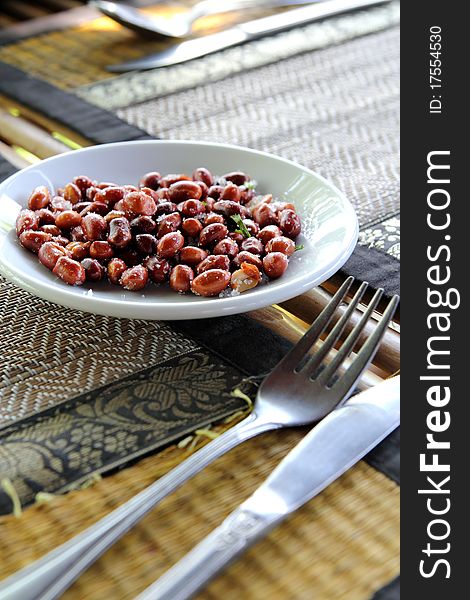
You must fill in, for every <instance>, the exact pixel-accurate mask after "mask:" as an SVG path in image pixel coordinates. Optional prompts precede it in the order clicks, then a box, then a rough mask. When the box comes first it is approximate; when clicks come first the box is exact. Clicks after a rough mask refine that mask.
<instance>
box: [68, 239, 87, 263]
mask: <svg viewBox="0 0 470 600" xmlns="http://www.w3.org/2000/svg"><path fill="white" fill-rule="evenodd" d="M90 245H91V242H70V244H67V246H66V248H67V250H68V251H69V255H70V258H73V259H74V260H77V261H80V260H83V259H84V258H86V257H87V256H88V251H89V248H90Z"/></svg>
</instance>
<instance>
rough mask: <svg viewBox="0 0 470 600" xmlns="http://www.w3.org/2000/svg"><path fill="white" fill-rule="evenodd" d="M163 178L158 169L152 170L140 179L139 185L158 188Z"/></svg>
mask: <svg viewBox="0 0 470 600" xmlns="http://www.w3.org/2000/svg"><path fill="white" fill-rule="evenodd" d="M161 178H162V176H161V175H160V173H159V172H158V171H151V172H150V173H146V174H145V175H144V176H143V177H142V179H141V180H140V181H139V187H141V188H144V187H148V188H150V189H152V190H158V188H159V186H160V183H159V182H160V179H161Z"/></svg>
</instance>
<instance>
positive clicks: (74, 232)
mask: <svg viewBox="0 0 470 600" xmlns="http://www.w3.org/2000/svg"><path fill="white" fill-rule="evenodd" d="M70 237H71V239H72V241H74V242H86V241H87V238H86V236H85V233H84V231H83V229H82V226H81V225H78V226H77V227H74V228H73V229H71V230H70Z"/></svg>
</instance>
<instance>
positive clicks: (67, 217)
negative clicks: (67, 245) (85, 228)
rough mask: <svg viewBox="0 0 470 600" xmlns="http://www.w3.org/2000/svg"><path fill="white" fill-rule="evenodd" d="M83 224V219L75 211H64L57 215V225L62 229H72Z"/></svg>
mask: <svg viewBox="0 0 470 600" xmlns="http://www.w3.org/2000/svg"><path fill="white" fill-rule="evenodd" d="M81 222H82V217H81V216H80V215H79V214H78V212H75V211H74V210H63V211H62V212H60V213H57V216H56V218H55V224H56V225H57V227H59V228H60V229H72V228H73V227H77V225H80V224H81Z"/></svg>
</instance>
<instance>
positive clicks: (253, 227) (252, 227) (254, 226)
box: [243, 219, 259, 235]
mask: <svg viewBox="0 0 470 600" xmlns="http://www.w3.org/2000/svg"><path fill="white" fill-rule="evenodd" d="M243 224H244V225H245V227H246V228H247V229H248V231H249V232H250V235H258V232H259V225H258V223H255V222H254V221H253V220H252V219H243Z"/></svg>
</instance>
